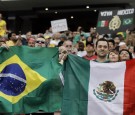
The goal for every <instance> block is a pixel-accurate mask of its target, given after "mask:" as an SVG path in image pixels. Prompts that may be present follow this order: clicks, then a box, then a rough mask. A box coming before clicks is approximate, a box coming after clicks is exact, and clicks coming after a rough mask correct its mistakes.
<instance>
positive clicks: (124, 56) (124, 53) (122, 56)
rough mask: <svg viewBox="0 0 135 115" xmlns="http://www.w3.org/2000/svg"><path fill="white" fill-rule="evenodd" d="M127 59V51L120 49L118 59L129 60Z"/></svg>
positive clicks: (128, 57)
mask: <svg viewBox="0 0 135 115" xmlns="http://www.w3.org/2000/svg"><path fill="white" fill-rule="evenodd" d="M129 59H130V56H129V53H128V52H127V51H121V53H120V61H126V60H129Z"/></svg>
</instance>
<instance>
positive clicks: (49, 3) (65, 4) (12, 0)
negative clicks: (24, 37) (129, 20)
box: [0, 0, 135, 15]
mask: <svg viewBox="0 0 135 115" xmlns="http://www.w3.org/2000/svg"><path fill="white" fill-rule="evenodd" d="M87 5H88V6H89V10H107V9H109V10H110V9H122V8H131V7H133V8H135V0H0V12H16V13H18V14H22V15H26V14H28V15H30V14H34V13H35V14H37V13H50V12H56V11H57V12H77V11H86V6H87ZM45 8H48V11H45ZM87 10H88V9H87Z"/></svg>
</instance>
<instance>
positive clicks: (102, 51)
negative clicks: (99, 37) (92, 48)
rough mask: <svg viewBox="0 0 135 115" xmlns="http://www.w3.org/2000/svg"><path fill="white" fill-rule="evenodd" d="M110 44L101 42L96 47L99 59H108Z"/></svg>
mask: <svg viewBox="0 0 135 115" xmlns="http://www.w3.org/2000/svg"><path fill="white" fill-rule="evenodd" d="M108 50H109V49H108V44H107V42H106V41H99V42H98V44H97V47H96V52H97V55H98V56H99V57H106V55H107V54H108Z"/></svg>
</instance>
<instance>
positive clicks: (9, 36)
mask: <svg viewBox="0 0 135 115" xmlns="http://www.w3.org/2000/svg"><path fill="white" fill-rule="evenodd" d="M12 34H16V33H15V32H11V33H9V34H8V39H10V38H11V36H12Z"/></svg>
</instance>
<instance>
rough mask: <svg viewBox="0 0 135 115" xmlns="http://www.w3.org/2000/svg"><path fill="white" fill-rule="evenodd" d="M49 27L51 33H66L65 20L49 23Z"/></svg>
mask: <svg viewBox="0 0 135 115" xmlns="http://www.w3.org/2000/svg"><path fill="white" fill-rule="evenodd" d="M51 27H52V32H53V33H56V32H61V31H66V30H68V27H67V20H66V19H60V20H54V21H51Z"/></svg>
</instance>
